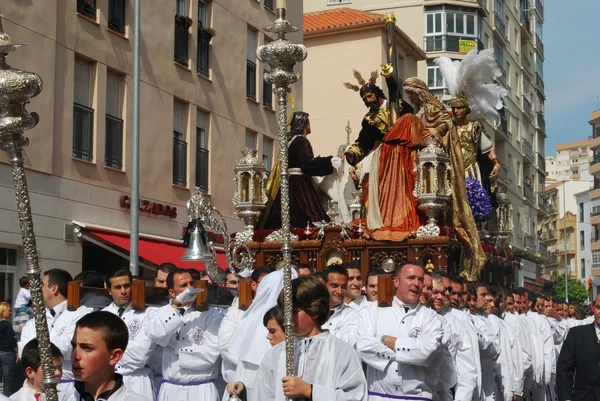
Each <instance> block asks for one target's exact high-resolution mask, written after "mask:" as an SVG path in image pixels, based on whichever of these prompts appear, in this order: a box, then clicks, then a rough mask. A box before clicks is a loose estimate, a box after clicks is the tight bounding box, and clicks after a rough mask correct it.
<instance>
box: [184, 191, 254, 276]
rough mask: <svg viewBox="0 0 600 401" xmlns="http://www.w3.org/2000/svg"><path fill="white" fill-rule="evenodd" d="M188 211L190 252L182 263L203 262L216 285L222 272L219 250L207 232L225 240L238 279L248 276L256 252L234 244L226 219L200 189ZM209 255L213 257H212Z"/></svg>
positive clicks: (186, 240) (236, 243) (228, 260)
mask: <svg viewBox="0 0 600 401" xmlns="http://www.w3.org/2000/svg"><path fill="white" fill-rule="evenodd" d="M187 212H188V216H189V217H190V224H189V225H188V230H187V231H188V232H187V233H186V238H185V239H184V244H186V243H187V248H188V249H187V250H186V252H185V254H184V256H183V258H182V260H188V261H189V260H198V261H203V262H204V265H205V266H206V272H207V273H208V275H209V276H210V278H211V279H212V280H213V281H214V282H216V279H215V278H216V276H217V275H218V273H219V272H218V267H217V262H216V250H215V245H214V243H213V241H210V240H209V239H208V236H207V235H206V231H208V232H210V233H212V234H214V235H216V236H220V237H222V239H223V247H224V249H225V256H226V258H227V266H228V267H229V270H230V271H231V272H232V273H233V274H235V275H236V276H241V277H249V276H250V274H251V273H252V266H253V265H254V253H253V252H252V251H251V250H250V247H249V246H248V244H247V243H246V242H243V241H235V243H233V244H232V243H231V240H230V237H229V231H228V230H227V222H226V221H225V218H224V217H223V215H222V214H221V213H220V212H219V211H218V210H217V209H215V207H214V206H213V205H212V202H211V201H210V199H208V198H205V197H204V195H203V194H202V191H201V190H200V188H198V187H195V188H194V192H193V193H192V197H191V198H190V200H189V201H188V203H187ZM205 229H206V231H205ZM194 255H196V257H194ZM208 255H212V257H209V256H208Z"/></svg>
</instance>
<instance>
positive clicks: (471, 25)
mask: <svg viewBox="0 0 600 401" xmlns="http://www.w3.org/2000/svg"><path fill="white" fill-rule="evenodd" d="M475 25H476V17H475V14H463V13H453V12H452V13H450V12H449V13H446V31H447V32H448V33H449V34H450V33H452V34H457V35H471V36H475V32H476V31H477V29H476V27H475Z"/></svg>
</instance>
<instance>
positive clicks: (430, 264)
mask: <svg viewBox="0 0 600 401" xmlns="http://www.w3.org/2000/svg"><path fill="white" fill-rule="evenodd" d="M434 269H435V266H434V264H433V262H431V259H427V264H426V265H425V271H426V272H427V273H433V270H434Z"/></svg>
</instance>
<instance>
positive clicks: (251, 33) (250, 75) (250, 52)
mask: <svg viewBox="0 0 600 401" xmlns="http://www.w3.org/2000/svg"><path fill="white" fill-rule="evenodd" d="M256 36H257V32H256V31H255V30H254V29H252V28H248V35H247V38H246V97H248V98H250V99H254V100H256Z"/></svg>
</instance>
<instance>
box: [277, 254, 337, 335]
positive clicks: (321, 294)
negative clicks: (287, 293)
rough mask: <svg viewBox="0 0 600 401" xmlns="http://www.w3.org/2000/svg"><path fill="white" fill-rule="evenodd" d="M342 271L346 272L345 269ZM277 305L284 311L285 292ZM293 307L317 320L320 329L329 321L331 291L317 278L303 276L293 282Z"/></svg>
mask: <svg viewBox="0 0 600 401" xmlns="http://www.w3.org/2000/svg"><path fill="white" fill-rule="evenodd" d="M338 266H339V265H338ZM342 269H343V270H344V272H345V271H346V269H344V268H343V267H342ZM277 305H278V306H279V307H280V308H281V309H283V291H282V292H281V294H279V299H278V300H277ZM292 305H293V307H294V309H302V310H303V311H304V312H306V314H307V315H309V316H310V317H312V318H315V321H316V323H317V324H318V325H319V327H320V326H322V325H324V324H325V322H327V320H328V319H329V313H330V310H329V291H328V290H327V287H326V286H325V284H323V282H321V280H319V279H318V278H317V277H315V276H302V277H298V278H296V279H294V280H292Z"/></svg>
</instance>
